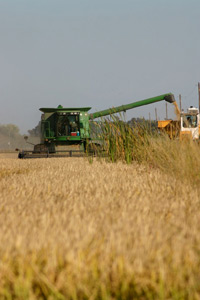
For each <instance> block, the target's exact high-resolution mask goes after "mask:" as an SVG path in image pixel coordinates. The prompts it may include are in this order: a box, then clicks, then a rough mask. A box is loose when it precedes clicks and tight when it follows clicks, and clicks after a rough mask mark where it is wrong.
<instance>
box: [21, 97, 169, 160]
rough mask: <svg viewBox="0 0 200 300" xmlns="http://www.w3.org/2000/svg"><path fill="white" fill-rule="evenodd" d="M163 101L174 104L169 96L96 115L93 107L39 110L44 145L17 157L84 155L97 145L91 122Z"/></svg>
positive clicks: (104, 111)
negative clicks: (91, 132) (87, 150)
mask: <svg viewBox="0 0 200 300" xmlns="http://www.w3.org/2000/svg"><path fill="white" fill-rule="evenodd" d="M163 100H165V101H167V102H170V103H172V102H174V101H175V100H174V96H173V94H171V93H169V94H164V95H160V96H157V97H153V98H149V99H145V100H141V101H137V102H133V103H130V104H127V105H121V106H118V107H114V108H110V109H106V110H102V111H99V112H95V113H88V111H89V110H90V109H91V107H81V108H64V107H62V106H61V105H59V106H58V107H57V108H40V111H41V112H42V113H43V114H42V116H41V143H40V144H37V145H35V146H34V149H33V151H32V150H31V151H27V150H22V151H20V152H19V155H18V157H19V158H41V157H66V156H82V155H84V153H85V152H86V149H87V145H90V144H98V141H96V140H94V139H92V137H91V135H90V121H91V120H93V119H96V118H100V117H104V116H108V115H111V114H114V113H118V112H122V111H126V110H129V109H133V108H136V107H140V106H144V105H148V104H151V103H156V102H159V101H163Z"/></svg>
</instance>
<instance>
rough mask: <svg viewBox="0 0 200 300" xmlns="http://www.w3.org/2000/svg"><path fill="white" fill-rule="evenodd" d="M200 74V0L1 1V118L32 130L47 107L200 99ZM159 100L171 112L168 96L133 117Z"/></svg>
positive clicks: (161, 114) (161, 110)
mask: <svg viewBox="0 0 200 300" xmlns="http://www.w3.org/2000/svg"><path fill="white" fill-rule="evenodd" d="M198 81H200V0H151V1H150V0H0V104H1V109H0V124H8V123H14V124H16V125H18V126H19V128H20V130H21V132H22V133H25V132H26V130H28V129H32V128H33V127H35V126H36V125H37V123H38V121H39V120H40V115H41V114H40V111H39V108H40V107H57V106H58V105H59V104H62V105H63V106H65V107H70V106H71V107H74V106H92V110H93V111H97V110H100V109H105V108H108V107H112V106H117V105H121V104H127V103H130V102H134V101H137V100H142V99H145V98H149V97H152V96H156V95H160V94H163V93H168V92H172V93H174V95H175V97H176V99H177V100H178V95H179V94H181V95H182V101H183V106H184V107H185V108H186V107H188V106H189V105H196V106H197V104H198V93H197V83H198ZM169 106H170V105H169ZM155 107H157V109H158V115H159V117H160V118H163V117H164V116H165V103H164V102H162V103H159V104H156V105H149V106H145V107H141V108H137V109H133V110H130V111H129V112H127V119H130V118H132V117H142V116H144V117H146V118H148V116H149V112H150V113H151V117H152V118H155ZM169 112H171V113H170V116H171V117H173V114H172V108H171V107H169Z"/></svg>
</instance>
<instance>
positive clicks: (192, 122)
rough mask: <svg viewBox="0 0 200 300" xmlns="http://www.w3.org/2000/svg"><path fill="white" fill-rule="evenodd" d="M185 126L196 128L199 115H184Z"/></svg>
mask: <svg viewBox="0 0 200 300" xmlns="http://www.w3.org/2000/svg"><path fill="white" fill-rule="evenodd" d="M183 127H184V128H195V127H197V116H192V115H184V116H183Z"/></svg>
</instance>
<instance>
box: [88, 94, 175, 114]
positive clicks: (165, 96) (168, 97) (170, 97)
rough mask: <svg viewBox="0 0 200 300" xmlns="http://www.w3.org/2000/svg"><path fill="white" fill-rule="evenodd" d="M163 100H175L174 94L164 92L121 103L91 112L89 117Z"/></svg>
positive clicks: (170, 101)
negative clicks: (151, 96)
mask: <svg viewBox="0 0 200 300" xmlns="http://www.w3.org/2000/svg"><path fill="white" fill-rule="evenodd" d="M163 100H165V101H167V102H169V103H173V102H175V98H174V95H173V94H171V93H168V94H163V95H160V96H156V97H153V98H148V99H144V100H140V101H137V102H133V103H130V104H125V105H121V106H117V107H113V108H109V109H105V110H101V111H98V112H95V113H92V114H89V119H96V118H99V117H104V116H108V115H111V114H114V113H118V112H122V111H126V110H128V109H132V108H136V107H139V106H144V105H148V104H151V103H156V102H159V101H163Z"/></svg>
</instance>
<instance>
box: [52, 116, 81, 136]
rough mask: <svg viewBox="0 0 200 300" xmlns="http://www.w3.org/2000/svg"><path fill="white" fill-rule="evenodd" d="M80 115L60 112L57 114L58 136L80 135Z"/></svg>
mask: <svg viewBox="0 0 200 300" xmlns="http://www.w3.org/2000/svg"><path fill="white" fill-rule="evenodd" d="M79 130H80V129H79V115H78V114H77V115H72V114H66V113H62V114H58V116H57V136H58V137H59V136H70V135H75V136H78V135H79Z"/></svg>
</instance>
